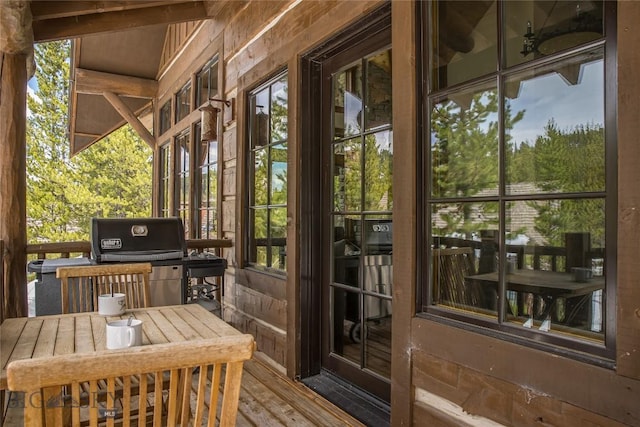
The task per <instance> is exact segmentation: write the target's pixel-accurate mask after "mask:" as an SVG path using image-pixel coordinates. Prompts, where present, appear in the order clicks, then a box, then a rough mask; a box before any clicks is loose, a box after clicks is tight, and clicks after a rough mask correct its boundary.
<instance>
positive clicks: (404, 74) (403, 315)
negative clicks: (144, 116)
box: [157, 0, 640, 426]
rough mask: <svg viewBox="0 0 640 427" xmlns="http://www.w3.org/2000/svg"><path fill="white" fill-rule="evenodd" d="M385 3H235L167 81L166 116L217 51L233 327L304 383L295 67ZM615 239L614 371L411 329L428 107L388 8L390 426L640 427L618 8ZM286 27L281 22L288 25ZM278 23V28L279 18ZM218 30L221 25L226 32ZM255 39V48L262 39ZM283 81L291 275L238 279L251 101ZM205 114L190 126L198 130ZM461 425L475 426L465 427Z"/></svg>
mask: <svg viewBox="0 0 640 427" xmlns="http://www.w3.org/2000/svg"><path fill="white" fill-rule="evenodd" d="M381 3H382V2H378V1H370V2H368V1H358V2H354V1H348V0H341V1H340V0H334V1H305V2H302V3H300V4H297V5H296V6H295V7H293V8H291V9H290V10H287V8H289V6H291V5H292V4H293V2H289V1H270V2H249V3H246V2H235V3H234V6H233V7H234V8H231V9H225V19H227V18H228V20H227V21H223V20H211V21H206V22H204V24H203V26H202V27H201V28H200V29H198V30H197V33H196V34H195V35H194V37H193V38H192V39H191V40H190V42H189V47H188V49H185V50H184V51H182V53H181V57H180V60H178V61H172V63H171V67H169V68H167V69H166V70H165V71H164V72H163V75H162V77H161V79H160V82H159V100H158V103H157V104H158V105H162V103H163V102H164V101H166V100H167V99H169V97H170V96H171V94H172V93H175V91H177V90H178V89H179V88H180V87H182V85H184V83H185V82H186V79H187V78H189V77H190V76H191V77H192V76H193V75H194V73H195V72H197V69H198V68H199V67H201V66H202V65H203V64H204V62H205V61H206V60H208V59H209V58H210V57H211V56H212V54H214V53H215V52H219V53H220V55H221V56H220V57H221V65H222V67H221V73H222V77H221V86H220V87H221V88H222V94H223V95H224V97H225V98H227V99H230V98H235V99H236V117H235V120H234V121H232V122H231V123H229V124H227V125H226V126H225V127H224V128H223V129H222V132H221V135H222V138H221V141H220V143H221V153H220V164H219V167H220V169H221V171H220V179H221V200H220V205H221V209H222V214H221V222H220V230H221V231H220V236H219V237H223V238H230V239H232V240H233V242H234V245H235V246H234V247H233V248H230V249H225V251H224V256H225V257H226V258H227V260H228V262H229V269H228V271H227V275H226V285H227V286H226V289H225V296H224V298H225V320H227V321H228V322H230V323H231V324H233V325H234V326H235V327H237V328H239V329H241V330H243V331H246V332H250V333H251V334H253V335H254V336H255V337H256V341H257V343H258V349H259V350H260V351H263V352H265V353H266V354H267V355H268V356H269V357H271V358H272V359H273V360H275V361H276V362H277V363H279V364H281V365H282V366H284V367H286V369H287V374H288V375H289V376H291V377H293V376H295V375H297V374H298V369H299V361H298V360H297V358H298V357H299V351H300V349H299V344H298V341H297V339H298V338H297V337H299V334H300V332H301V331H300V329H299V326H298V324H297V322H298V321H299V313H300V310H301V306H300V301H299V281H300V278H299V269H298V268H299V267H298V263H299V259H298V257H299V247H300V245H303V244H308V242H301V241H299V236H298V235H299V228H298V227H299V223H300V218H299V217H298V216H297V215H298V213H299V212H300V199H299V194H300V192H301V191H303V189H301V188H299V182H298V177H299V176H300V172H301V171H300V170H299V169H298V164H299V161H300V157H299V156H300V154H299V148H300V145H301V140H300V129H299V114H300V100H299V99H298V98H299V93H300V92H299V90H300V88H299V85H300V81H301V75H300V69H299V57H300V56H301V55H303V54H304V53H305V52H307V51H309V50H310V49H312V48H314V47H316V46H318V45H320V44H321V43H322V42H323V41H325V40H327V39H328V38H329V37H330V36H331V35H332V34H335V33H336V32H338V31H339V30H341V29H344V28H346V27H347V26H348V25H349V24H350V23H351V22H354V21H355V20H356V19H357V18H358V17H360V16H362V15H363V14H366V13H367V12H369V11H371V10H372V9H374V8H375V7H377V6H379V5H380V4H381ZM618 8H619V10H618V40H617V47H618V65H619V66H618V72H619V75H618V81H617V82H615V81H610V82H608V85H609V89H611V90H617V91H618V94H619V96H618V129H617V131H618V148H619V150H620V153H622V154H623V155H620V156H619V159H620V160H619V168H618V180H619V191H618V201H619V227H618V282H617V289H618V312H617V313H616V314H617V319H616V321H617V330H618V333H617V337H616V338H617V358H616V361H615V365H616V366H615V368H614V369H607V368H602V367H598V366H595V365H592V364H586V363H582V362H578V361H576V360H573V359H570V358H563V357H559V356H555V355H551V354H549V353H545V352H542V351H539V350H535V349H532V348H529V347H525V346H522V345H518V344H514V343H509V342H507V341H504V340H499V339H495V338H491V337H488V336H484V335H480V334H476V333H473V332H469V331H466V330H463V329H460V328H456V327H453V326H450V325H445V324H442V323H439V322H436V321H433V320H430V319H425V318H417V317H416V316H415V298H416V295H415V293H416V270H417V260H416V245H417V242H416V239H415V236H416V234H417V224H416V217H415V212H416V183H417V182H418V180H417V170H416V162H415V159H416V147H417V144H416V141H417V127H418V117H417V111H418V106H419V105H420V103H421V100H420V99H418V96H417V90H416V88H417V87H418V86H419V85H418V84H417V82H418V78H419V77H418V76H417V75H416V62H417V58H416V46H415V44H416V31H417V28H416V10H415V2H411V1H394V2H393V3H392V39H393V68H394V72H393V76H394V77H393V97H394V103H393V122H394V165H395V166H396V167H395V168H394V188H395V190H394V214H393V219H394V294H393V297H394V301H393V305H394V307H393V313H394V318H393V320H394V322H393V341H392V347H393V365H392V393H391V396H392V423H393V424H394V425H412V424H414V425H425V424H426V425H432V424H433V425H459V424H460V420H457V419H456V418H455V417H453V416H452V415H451V414H450V413H447V412H444V411H443V410H442V408H441V407H438V405H437V404H435V403H434V400H433V399H432V397H433V396H438V397H441V398H444V399H446V400H447V401H448V402H449V403H451V404H452V405H454V406H455V405H457V406H458V407H459V408H461V409H463V410H464V411H466V415H467V416H469V414H473V415H477V416H480V417H486V418H490V419H492V420H494V421H496V422H499V423H503V424H507V425H525V426H526V425H603V426H606V425H619V424H622V423H626V424H629V425H640V406H639V405H637V402H639V401H640V348H638V346H640V315H639V314H638V313H640V308H639V307H640V283H639V282H640V276H639V275H638V274H637V272H636V271H635V270H636V269H637V267H636V264H637V262H636V260H635V258H636V256H637V255H636V254H637V253H638V252H640V247H639V246H638V242H639V241H640V236H639V234H638V233H639V231H638V230H640V227H639V225H640V219H639V218H638V215H639V214H638V212H640V206H638V204H639V202H640V198H639V196H638V191H637V188H638V187H639V186H640V182H639V178H638V177H639V174H638V172H637V164H638V163H640V148H639V147H640V146H639V145H638V144H637V135H638V134H640V120H638V113H637V112H638V111H639V110H640V84H639V83H638V82H637V78H636V77H635V75H636V70H637V69H638V68H639V67H640V63H639V61H640V56H639V55H638V54H637V49H634V47H635V46H637V45H639V44H640V27H639V25H640V24H638V23H639V22H640V2H629V1H623V2H619V3H618ZM285 11H286V13H284V14H282V16H279V15H280V14H281V13H283V12H285ZM276 17H278V21H277V22H275V23H273V25H272V26H270V27H269V28H268V29H266V30H265V31H263V29H264V28H265V26H266V25H271V24H272V21H273V19H274V18H276ZM222 22H227V24H226V25H225V26H223V25H222ZM258 34H260V35H259V36H258V37H257V35H258ZM284 68H287V70H288V76H289V97H290V99H289V126H290V127H289V164H288V176H289V181H288V189H289V199H288V204H289V213H290V214H289V215H290V223H289V226H288V227H289V228H288V245H287V249H288V252H287V259H288V261H287V262H288V264H287V275H286V276H284V275H283V276H277V275H269V274H264V273H260V272H258V271H253V270H250V269H244V268H243V265H244V259H243V245H244V239H245V237H246V230H245V228H244V219H245V218H244V211H243V208H244V206H243V203H244V195H245V192H246V181H245V180H246V170H245V164H244V159H245V154H246V149H245V141H246V130H245V129H246V122H245V117H246V105H245V102H246V101H245V99H246V95H247V93H248V91H250V90H251V89H252V88H253V87H255V86H256V85H257V84H259V83H261V82H262V81H264V79H266V78H267V77H269V76H271V75H273V74H274V73H276V72H278V71H280V70H282V69H284ZM196 114H198V113H197V112H194V113H192V115H191V116H190V117H189V118H188V119H185V120H186V121H191V120H193V119H194V117H195V115H196ZM467 420H470V418H468V419H467Z"/></svg>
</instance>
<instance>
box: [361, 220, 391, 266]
mask: <svg viewBox="0 0 640 427" xmlns="http://www.w3.org/2000/svg"><path fill="white" fill-rule="evenodd" d="M363 228H364V247H363V250H364V253H365V254H367V255H378V254H385V255H389V254H391V252H392V244H393V223H392V222H391V215H367V216H366V217H365V221H364V225H363ZM389 261H390V259H389ZM365 264H366V263H365Z"/></svg>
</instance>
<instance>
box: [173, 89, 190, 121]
mask: <svg viewBox="0 0 640 427" xmlns="http://www.w3.org/2000/svg"><path fill="white" fill-rule="evenodd" d="M190 112H191V83H188V84H187V85H185V86H184V87H183V88H182V89H180V92H178V93H177V94H176V123H177V122H179V121H180V120H182V119H184V118H185V117H187V115H188V114H189V113H190Z"/></svg>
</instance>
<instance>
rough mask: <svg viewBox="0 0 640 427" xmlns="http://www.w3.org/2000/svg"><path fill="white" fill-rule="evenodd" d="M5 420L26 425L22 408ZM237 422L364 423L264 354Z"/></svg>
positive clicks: (256, 361)
mask: <svg viewBox="0 0 640 427" xmlns="http://www.w3.org/2000/svg"><path fill="white" fill-rule="evenodd" d="M5 407H6V406H5ZM4 421H5V422H4V426H7V427H12V426H16V427H17V426H20V427H22V426H23V420H22V410H17V411H16V410H10V411H8V414H7V417H6V418H5V420H4ZM0 425H3V424H2V423H1V422H0ZM236 425H237V426H240V427H244V426H260V427H262V426H296V427H299V426H301V427H304V426H364V424H362V423H360V422H359V421H358V420H356V419H355V418H353V417H351V416H350V415H349V414H347V413H346V412H344V411H342V410H341V409H339V408H338V407H336V406H335V405H333V404H332V403H330V402H328V401H327V400H325V399H324V398H323V397H322V396H320V395H318V394H316V393H314V392H313V391H312V390H310V389H309V388H308V387H306V386H305V385H304V384H302V383H299V382H295V381H292V380H290V379H288V378H286V377H285V376H284V375H283V373H282V372H281V371H280V370H279V369H278V368H277V367H275V366H273V365H272V364H271V363H270V362H269V360H268V358H266V357H265V356H264V355H262V354H261V353H256V354H255V355H254V358H253V359H252V360H250V361H248V362H245V364H244V372H243V374H242V390H241V392H240V402H239V404H238V419H237V422H236Z"/></svg>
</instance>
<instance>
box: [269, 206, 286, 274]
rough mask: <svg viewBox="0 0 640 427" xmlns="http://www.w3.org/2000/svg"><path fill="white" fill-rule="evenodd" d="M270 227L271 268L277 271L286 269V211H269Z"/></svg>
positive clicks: (284, 209)
mask: <svg viewBox="0 0 640 427" xmlns="http://www.w3.org/2000/svg"><path fill="white" fill-rule="evenodd" d="M269 218H270V220H271V225H270V229H269V232H270V234H271V267H272V268H277V269H279V270H285V269H286V250H287V209H286V208H276V209H270V213H269Z"/></svg>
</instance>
